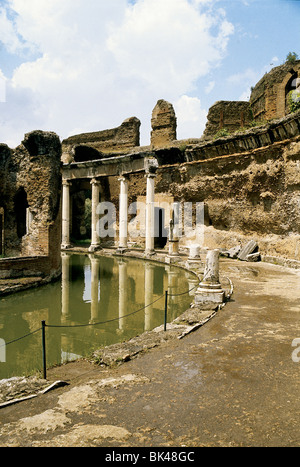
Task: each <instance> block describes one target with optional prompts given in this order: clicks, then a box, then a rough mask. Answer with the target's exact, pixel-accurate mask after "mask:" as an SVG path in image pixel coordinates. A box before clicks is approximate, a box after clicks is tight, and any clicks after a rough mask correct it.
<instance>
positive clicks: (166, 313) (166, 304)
mask: <svg viewBox="0 0 300 467" xmlns="http://www.w3.org/2000/svg"><path fill="white" fill-rule="evenodd" d="M167 319H168V291H167V290H166V292H165V321H164V331H166V330H167Z"/></svg>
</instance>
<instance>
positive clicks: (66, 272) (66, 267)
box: [61, 253, 70, 320]
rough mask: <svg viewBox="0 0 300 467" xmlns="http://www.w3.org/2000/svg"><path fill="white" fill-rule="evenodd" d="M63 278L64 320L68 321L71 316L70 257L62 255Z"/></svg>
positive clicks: (65, 254)
mask: <svg viewBox="0 0 300 467" xmlns="http://www.w3.org/2000/svg"><path fill="white" fill-rule="evenodd" d="M61 261H62V278H61V296H62V300H61V302H62V309H61V311H62V319H63V320H67V319H68V318H69V314H70V255H68V254H67V253H62V255H61Z"/></svg>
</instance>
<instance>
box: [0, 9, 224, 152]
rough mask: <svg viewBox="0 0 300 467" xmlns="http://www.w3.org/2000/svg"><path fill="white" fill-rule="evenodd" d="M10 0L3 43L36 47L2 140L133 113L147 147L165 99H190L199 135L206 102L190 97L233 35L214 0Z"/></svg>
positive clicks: (1, 16)
mask: <svg viewBox="0 0 300 467" xmlns="http://www.w3.org/2000/svg"><path fill="white" fill-rule="evenodd" d="M8 2H9V5H10V11H9V13H10V14H9V15H8V13H7V11H8V10H7V11H6V10H4V8H1V9H0V27H1V25H3V28H4V29H3V31H4V30H5V31H6V34H2V33H0V41H1V42H2V43H3V44H4V46H5V48H6V50H7V51H8V52H10V53H13V52H14V53H17V52H20V53H21V51H24V49H25V48H26V49H27V50H30V51H31V61H28V58H27V61H24V63H22V65H21V66H19V67H18V68H17V69H16V70H15V71H14V73H13V76H12V79H11V80H10V81H9V83H8V85H7V102H6V103H5V108H4V107H2V108H1V109H0V110H1V114H0V121H1V125H0V141H4V142H6V141H7V140H9V141H10V142H11V141H12V140H14V141H15V144H17V143H18V142H19V141H20V140H21V139H22V138H23V135H24V133H25V132H26V131H31V130H33V129H44V130H52V131H56V132H57V133H58V134H59V135H60V136H61V137H62V138H64V137H66V136H68V135H70V134H74V132H80V131H93V130H101V129H105V128H111V127H113V126H117V125H119V124H121V123H122V121H123V120H124V119H125V118H127V117H130V116H136V117H138V118H139V119H140V120H141V122H142V127H141V132H142V141H141V142H142V144H148V143H149V140H150V128H149V125H150V123H149V122H150V119H151V112H152V109H153V108H154V106H155V104H156V101H157V100H158V99H160V98H163V99H166V100H169V101H170V102H178V103H179V109H180V108H181V109H182V108H183V106H184V105H183V104H184V102H185V106H186V108H187V105H189V108H190V112H189V113H188V112H186V113H185V117H184V119H183V118H182V117H179V118H178V122H179V124H178V127H179V125H180V122H182V124H183V125H186V131H187V130H188V125H189V123H188V120H186V116H187V115H190V125H191V126H190V128H191V133H192V132H193V125H194V124H195V125H196V123H193V122H196V120H193V119H194V112H195V110H196V109H198V111H199V112H200V115H199V117H198V120H199V119H200V120H201V121H202V118H203V110H202V109H201V106H200V101H199V102H198V101H197V100H190V99H196V98H187V96H186V94H187V93H191V92H193V94H194V90H195V87H196V83H197V80H198V79H199V78H200V77H202V76H205V75H207V73H208V72H209V71H210V70H212V69H213V68H214V67H215V66H217V65H218V64H219V63H220V62H221V60H222V58H223V56H224V53H225V51H226V47H227V43H228V40H229V37H230V36H231V34H232V33H233V26H232V25H231V23H229V22H228V21H227V20H226V15H225V12H224V10H218V9H213V6H214V3H215V2H214V0H176V1H174V0H163V1H161V0H137V1H136V2H135V3H132V2H129V0H113V2H111V1H107V0H97V1H95V0H64V1H61V0H51V2H50V1H49V0H26V1H25V0H8ZM12 13H13V14H12ZM0 30H1V29H0ZM33 53H35V55H33ZM180 96H185V98H180ZM191 109H193V111H191ZM181 111H182V110H181ZM182 115H183V114H182ZM198 124H199V121H198V123H197V125H198ZM146 132H147V133H146ZM179 132H180V131H179ZM197 133H198V132H197Z"/></svg>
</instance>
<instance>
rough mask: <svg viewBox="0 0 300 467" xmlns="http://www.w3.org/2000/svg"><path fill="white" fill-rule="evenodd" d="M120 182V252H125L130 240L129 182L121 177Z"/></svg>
mask: <svg viewBox="0 0 300 467" xmlns="http://www.w3.org/2000/svg"><path fill="white" fill-rule="evenodd" d="M119 182H120V203H119V250H122V251H123V250H125V249H126V248H127V240H128V181H127V179H126V178H125V177H120V178H119Z"/></svg>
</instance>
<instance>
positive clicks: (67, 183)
mask: <svg viewBox="0 0 300 467" xmlns="http://www.w3.org/2000/svg"><path fill="white" fill-rule="evenodd" d="M62 185H63V186H71V185H72V180H67V179H63V180H62Z"/></svg>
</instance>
